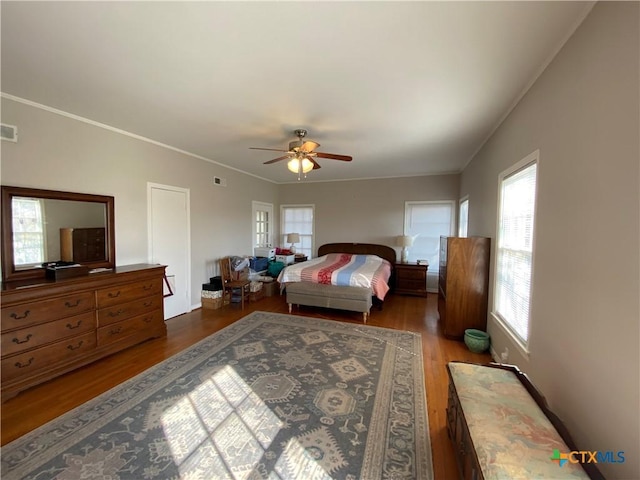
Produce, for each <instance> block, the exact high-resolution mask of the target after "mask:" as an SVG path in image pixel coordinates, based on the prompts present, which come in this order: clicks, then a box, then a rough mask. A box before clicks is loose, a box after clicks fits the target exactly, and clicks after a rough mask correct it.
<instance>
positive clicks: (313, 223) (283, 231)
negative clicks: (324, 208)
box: [280, 204, 316, 259]
mask: <svg viewBox="0 0 640 480" xmlns="http://www.w3.org/2000/svg"><path fill="white" fill-rule="evenodd" d="M295 208H304V209H311V213H312V217H313V218H312V221H311V234H308V233H303V232H300V231H298V232H292V231H287V229H288V228H289V227H288V226H287V224H286V222H285V210H287V209H295ZM288 233H299V234H300V244H298V245H296V253H299V254H303V255H304V254H306V255H307V257H308V258H309V259H311V258H313V256H314V252H315V251H316V248H315V245H316V206H315V205H314V204H290V205H280V247H282V248H288V247H289V245H288V244H287V243H286V240H287V234H288ZM303 238H307V239H308V238H310V240H311V247H310V248H303V247H302V244H303Z"/></svg>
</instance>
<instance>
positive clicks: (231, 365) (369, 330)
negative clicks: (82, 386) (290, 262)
mask: <svg viewBox="0 0 640 480" xmlns="http://www.w3.org/2000/svg"><path fill="white" fill-rule="evenodd" d="M428 432H429V427H428V419H427V405H426V395H425V390H424V372H423V365H422V347H421V339H420V335H419V334H416V333H412V332H406V331H400V330H392V329H385V328H380V327H372V326H362V325H355V324H350V323H343V322H338V321H332V320H323V319H316V318H307V317H300V316H294V315H281V314H274V313H268V312H253V313H252V314H250V315H248V316H247V317H245V318H243V319H241V320H238V321H237V322H235V323H234V324H232V325H230V326H228V327H226V328H224V329H223V330H221V331H219V332H217V333H215V334H213V335H211V336H209V337H207V338H206V339H204V340H202V341H200V342H198V343H197V344H195V345H193V346H192V347H190V348H188V349H186V350H184V351H182V352H180V353H179V354H177V355H175V356H173V357H171V358H169V359H167V360H165V361H164V362H162V363H160V364H158V365H156V366H154V367H152V368H151V369H149V370H147V371H145V372H143V373H141V374H140V375H138V376H136V377H134V378H132V379H131V380H129V381H127V382H125V383H123V384H122V385H119V386H118V387H116V388H114V389H112V390H110V391H109V392H106V393H105V394H103V395H101V396H99V397H97V398H95V399H94V400H91V401H90V402H87V403H86V404H84V405H82V406H80V407H78V408H77V409H75V410H73V411H71V412H69V413H67V414H65V415H63V416H62V417H60V418H57V419H55V420H53V421H52V422H50V423H48V424H46V425H44V426H42V427H40V428H39V429H37V430H36V431H34V432H31V433H30V434H27V435H25V436H24V437H22V438H19V439H17V440H15V441H14V442H12V443H10V444H8V445H6V446H5V447H3V448H2V469H1V474H2V478H3V480H4V479H18V478H19V479H23V478H24V479H29V478H32V479H41V478H60V479H74V480H76V479H79V478H111V479H113V480H116V479H121V480H129V479H131V480H134V479H136V480H138V479H142V480H156V479H167V478H171V479H192V478H193V479H199V478H202V479H211V478H215V479H226V478H228V479H233V480H240V479H243V480H259V479H264V480H287V479H305V480H307V479H321V480H329V479H331V480H335V479H342V480H357V479H367V480H373V479H379V478H380V479H381V478H393V479H407V480H409V479H412V480H413V479H432V478H433V470H432V464H431V447H430V443H429V436H428V435H429V433H428Z"/></svg>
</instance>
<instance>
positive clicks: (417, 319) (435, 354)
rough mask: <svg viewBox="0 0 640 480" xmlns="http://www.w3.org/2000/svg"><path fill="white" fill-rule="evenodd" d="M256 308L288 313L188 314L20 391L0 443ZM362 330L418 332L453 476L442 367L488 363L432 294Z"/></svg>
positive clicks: (437, 444)
mask: <svg viewBox="0 0 640 480" xmlns="http://www.w3.org/2000/svg"><path fill="white" fill-rule="evenodd" d="M254 310H262V311H270V312H279V313H287V312H288V307H287V304H286V303H285V301H284V297H282V296H273V297H265V298H263V299H261V300H259V301H257V302H253V303H250V304H248V305H246V306H245V309H244V311H243V310H241V309H240V306H239V305H229V306H226V307H224V308H221V309H218V310H207V309H198V310H194V311H193V312H191V313H188V314H185V315H180V316H178V317H175V318H172V319H170V320H168V321H167V331H168V333H167V337H166V338H161V339H154V340H149V341H147V342H145V343H143V344H141V345H138V346H136V347H132V348H130V349H128V350H125V351H123V352H119V353H117V354H114V355H112V356H110V357H107V358H104V359H101V360H99V361H97V362H95V363H93V364H91V365H87V366H85V367H82V368H80V369H78V370H76V371H74V372H71V373H68V374H66V375H63V376H61V377H59V378H56V379H54V380H51V381H49V382H47V383H44V384H42V385H38V386H36V387H33V388H31V389H29V390H26V391H24V392H22V393H20V394H19V395H18V396H16V397H14V398H12V399H9V400H7V401H6V402H5V403H3V404H2V406H1V417H2V418H1V432H2V439H1V444H2V445H4V444H6V443H8V442H10V441H11V440H14V439H16V438H18V437H20V436H22V435H24V434H25V433H27V432H29V431H31V430H33V429H35V428H37V427H39V426H40V425H43V424H44V423H46V422H48V421H50V420H53V419H54V418H56V417H58V416H60V415H62V414H63V413H65V412H68V411H69V410H71V409H73V408H74V407H77V406H79V405H81V404H82V403H84V402H86V401H87V400H90V399H91V398H94V397H96V396H97V395H100V394H101V393H104V392H106V391H107V390H109V389H110V388H113V387H115V386H117V385H119V384H120V383H122V382H124V381H125V380H127V379H129V378H131V377H133V376H135V375H137V374H138V373H140V372H142V371H144V370H146V369H147V368H149V367H151V366H153V365H155V364H157V363H160V362H162V361H163V360H165V359H167V358H169V357H171V356H172V355H174V354H176V353H178V352H180V351H181V350H184V349H185V348H187V347H189V346H190V345H192V344H194V343H196V342H197V341H199V340H201V339H203V338H205V337H207V336H209V335H211V334H212V333H214V332H216V331H218V330H220V329H221V328H224V327H225V326H227V325H230V324H231V323H233V322H235V321H236V320H238V319H240V318H242V317H243V316H245V315H247V314H248V313H250V312H252V311H254ZM293 313H294V314H297V315H304V316H308V317H316V318H327V319H335V320H341V321H346V322H353V323H361V321H362V315H361V314H359V313H353V312H345V311H340V310H330V309H322V308H314V307H301V308H295V307H294V311H293ZM367 324H369V325H374V326H379V327H387V328H396V329H401V330H409V331H413V332H419V333H421V335H422V349H423V358H424V371H425V385H426V389H427V408H428V414H429V433H430V436H431V447H432V457H433V468H434V474H435V480H449V479H455V478H457V475H458V473H457V470H456V464H455V459H454V456H453V447H452V445H451V442H450V441H449V439H448V437H447V431H446V413H445V409H446V406H447V382H448V379H447V373H446V364H447V362H449V361H451V360H463V361H471V362H478V363H486V362H488V361H490V357H489V355H488V354H476V353H472V352H470V351H469V350H468V349H467V348H466V347H465V345H464V343H462V342H458V341H454V340H449V339H446V338H444V337H443V335H442V331H441V329H440V326H439V325H438V312H437V297H436V296H435V295H433V294H429V296H428V297H427V298H422V297H409V296H400V295H394V294H391V295H389V296H388V297H387V300H386V301H385V304H384V306H383V308H382V310H378V309H376V308H375V307H374V309H373V310H372V314H371V316H370V317H369V320H368V321H367Z"/></svg>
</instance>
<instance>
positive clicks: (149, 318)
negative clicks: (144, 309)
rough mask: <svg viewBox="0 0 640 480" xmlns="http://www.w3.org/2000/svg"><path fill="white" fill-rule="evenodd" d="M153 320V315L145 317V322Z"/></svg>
mask: <svg viewBox="0 0 640 480" xmlns="http://www.w3.org/2000/svg"><path fill="white" fill-rule="evenodd" d="M152 320H153V317H144V322H145V323H151V321H152Z"/></svg>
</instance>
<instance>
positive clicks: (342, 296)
mask: <svg viewBox="0 0 640 480" xmlns="http://www.w3.org/2000/svg"><path fill="white" fill-rule="evenodd" d="M286 293H287V303H288V304H289V313H291V309H292V307H293V305H307V306H310V307H325V308H337V309H340V310H349V311H352V312H362V319H363V320H364V323H367V317H368V316H369V311H370V310H371V304H372V299H371V297H372V295H371V290H370V289H368V288H364V287H341V286H336V285H323V284H319V283H310V282H298V283H288V284H287V285H286Z"/></svg>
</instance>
